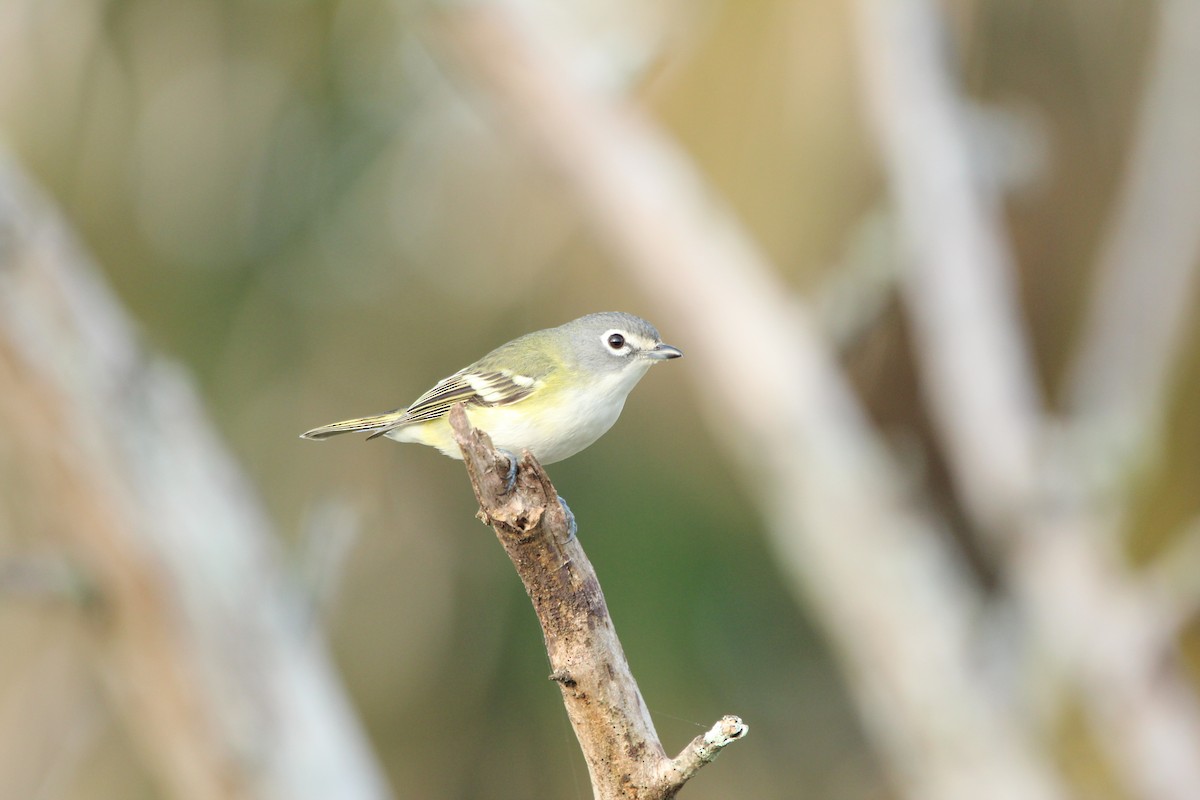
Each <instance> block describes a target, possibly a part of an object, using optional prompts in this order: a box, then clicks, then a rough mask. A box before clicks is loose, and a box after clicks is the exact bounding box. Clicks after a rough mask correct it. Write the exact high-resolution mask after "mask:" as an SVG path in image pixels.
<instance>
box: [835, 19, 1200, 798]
mask: <svg viewBox="0 0 1200 800" xmlns="http://www.w3.org/2000/svg"><path fill="white" fill-rule="evenodd" d="M858 8H859V12H860V14H859V18H860V22H861V24H860V26H859V30H860V47H859V49H860V52H861V53H862V56H863V63H864V67H863V70H862V74H863V76H864V79H865V80H866V86H867V95H868V98H869V100H870V108H871V110H872V112H873V113H872V119H873V120H874V122H875V128H876V130H877V131H878V136H879V139H880V143H881V150H882V152H883V154H884V161H885V164H886V166H887V168H888V172H889V175H890V178H891V183H892V186H893V191H894V194H895V196H896V202H897V204H898V206H899V207H900V215H901V217H902V219H903V220H904V222H905V227H906V229H907V234H908V240H909V246H910V248H911V250H912V259H911V263H910V266H909V268H908V269H907V270H906V271H905V273H904V276H903V279H902V283H903V284H904V285H905V287H906V289H905V292H904V297H905V301H906V304H907V307H908V308H909V310H910V312H911V314H910V318H911V319H912V321H913V327H914V329H915V331H916V334H917V335H916V339H917V354H918V365H919V367H920V369H921V374H922V380H923V385H924V389H925V392H926V394H927V395H928V396H929V398H930V403H931V405H932V407H933V409H934V411H935V412H936V413H935V414H934V415H933V419H934V423H935V425H936V426H937V428H938V430H939V433H940V435H941V440H942V442H943V443H944V448H945V450H946V452H947V453H948V460H949V462H950V464H951V468H952V472H953V474H954V477H955V481H956V483H957V485H958V486H959V488H960V491H961V494H962V496H963V499H964V502H965V505H966V507H967V509H968V511H969V512H970V513H971V514H972V515H973V517H974V521H975V522H976V523H977V526H978V528H980V529H981V530H983V531H985V532H987V533H989V534H991V535H992V536H993V537H997V541H998V542H999V543H1000V545H1001V546H999V547H997V548H996V550H997V551H998V553H999V555H1000V556H1001V558H1002V560H1003V562H1004V566H1005V568H1006V570H1007V572H1008V577H1009V585H1010V586H1011V587H1012V588H1013V589H1014V591H1015V596H1016V598H1017V600H1018V602H1019V603H1020V604H1021V607H1022V610H1023V612H1024V613H1025V615H1026V616H1027V617H1028V619H1029V620H1030V621H1031V622H1032V623H1033V626H1034V631H1035V638H1036V640H1037V642H1038V644H1039V645H1040V646H1041V647H1043V648H1044V649H1045V650H1047V651H1048V652H1050V653H1052V654H1053V655H1054V656H1055V658H1056V661H1057V662H1058V664H1059V665H1060V666H1061V667H1065V668H1066V670H1067V671H1068V673H1069V674H1070V675H1072V676H1074V677H1075V678H1077V679H1078V682H1079V684H1080V686H1081V688H1082V689H1083V692H1082V694H1081V700H1082V702H1083V704H1084V707H1085V708H1086V709H1087V710H1088V711H1089V712H1090V718H1091V720H1092V722H1093V724H1094V725H1095V726H1096V728H1097V732H1098V733H1099V735H1100V738H1101V740H1102V741H1103V742H1104V743H1105V745H1106V746H1107V749H1108V753H1109V755H1110V757H1111V758H1112V760H1113V763H1114V764H1115V765H1116V766H1117V767H1118V769H1119V770H1120V774H1121V776H1122V777H1123V779H1124V781H1125V783H1126V784H1127V786H1129V788H1130V789H1131V790H1133V791H1134V792H1136V793H1137V796H1139V797H1142V798H1145V799H1146V800H1184V798H1189V797H1192V796H1194V793H1195V789H1196V787H1197V786H1200V759H1197V758H1196V757H1195V755H1196V753H1198V752H1200V716H1198V715H1197V703H1196V699H1195V697H1194V696H1193V694H1192V692H1191V691H1190V690H1189V688H1188V687H1187V685H1186V683H1185V681H1184V678H1183V676H1182V674H1181V673H1180V672H1179V670H1178V669H1171V668H1169V667H1170V654H1169V653H1165V652H1164V650H1163V643H1164V640H1165V637H1164V636H1163V630H1164V627H1165V626H1166V625H1168V624H1169V622H1170V614H1169V612H1168V611H1167V610H1166V609H1165V608H1163V607H1162V605H1161V604H1160V603H1158V602H1157V598H1155V597H1154V596H1152V595H1150V594H1148V593H1147V592H1145V591H1142V590H1141V588H1140V587H1139V586H1137V585H1136V584H1135V583H1134V582H1133V581H1132V580H1131V579H1130V577H1129V576H1128V575H1126V574H1125V573H1124V571H1123V570H1122V569H1121V567H1120V565H1119V564H1118V563H1117V561H1116V559H1115V558H1113V557H1112V554H1110V553H1108V552H1106V551H1104V550H1102V549H1101V547H1100V545H1101V544H1102V543H1103V542H1104V541H1105V538H1106V537H1105V534H1106V533H1107V532H1108V530H1109V528H1111V526H1112V524H1113V519H1114V518H1113V517H1112V516H1108V515H1106V513H1105V512H1106V511H1107V510H1108V509H1107V507H1106V506H1104V505H1103V504H1101V505H1093V503H1097V502H1099V501H1097V500H1096V499H1095V498H1094V497H1091V496H1089V494H1088V492H1087V491H1086V486H1085V484H1084V483H1083V482H1081V480H1080V476H1079V475H1078V474H1077V470H1078V465H1077V464H1075V463H1072V462H1068V461H1066V460H1065V459H1062V458H1061V454H1060V453H1056V452H1053V451H1050V452H1046V453H1039V451H1041V450H1049V448H1047V447H1045V442H1043V436H1044V435H1045V433H1044V428H1045V422H1044V421H1043V412H1042V411H1041V408H1040V401H1039V400H1038V399H1037V396H1036V390H1035V380H1034V375H1033V368H1032V365H1031V359H1030V357H1029V355H1028V353H1027V344H1026V342H1025V339H1024V333H1023V331H1022V327H1021V324H1020V320H1019V313H1018V311H1017V302H1016V297H1015V290H1014V288H1013V286H1012V283H1013V273H1014V270H1013V267H1012V263H1011V262H1012V259H1011V256H1010V255H1009V254H1008V246H1007V243H1006V242H1005V240H1004V238H1003V236H1002V235H1001V232H1000V224H999V222H998V220H997V219H996V215H995V212H994V209H992V208H991V204H990V203H989V202H988V201H987V198H985V197H984V196H983V193H982V192H981V190H980V188H979V186H978V182H977V181H976V180H975V179H974V177H973V175H972V167H971V164H970V161H969V158H968V153H967V146H966V141H965V135H964V131H963V129H962V124H961V116H962V115H961V110H960V106H961V100H960V99H959V98H958V97H957V95H956V91H955V89H954V86H953V83H952V80H951V77H950V75H951V72H950V70H949V68H948V67H947V66H946V64H945V63H944V62H943V61H942V60H941V59H940V58H939V57H938V56H939V54H940V48H939V41H938V32H939V28H938V24H937V17H936V12H935V10H934V8H933V5H932V4H931V3H929V2H924V1H923V0H909V1H908V2H885V1H884V0H860V2H859V4H858ZM1197 118H1198V119H1200V115H1197ZM1131 274H1132V273H1131ZM1127 379H1128V377H1127ZM1040 455H1044V456H1047V457H1048V458H1053V459H1056V460H1055V461H1054V462H1053V463H1049V464H1048V463H1046V461H1045V459H1043V458H1039V456H1040ZM1038 478H1049V479H1048V480H1043V481H1040V482H1039V481H1038V480H1037V479H1038Z"/></svg>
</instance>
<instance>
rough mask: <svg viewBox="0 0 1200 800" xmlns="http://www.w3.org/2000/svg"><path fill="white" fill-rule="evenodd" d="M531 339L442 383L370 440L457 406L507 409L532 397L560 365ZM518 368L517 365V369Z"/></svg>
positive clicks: (495, 353) (506, 347) (495, 352)
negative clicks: (506, 407)
mask: <svg viewBox="0 0 1200 800" xmlns="http://www.w3.org/2000/svg"><path fill="white" fill-rule="evenodd" d="M528 338H529V337H521V339H517V340H515V341H512V342H509V343H508V344H506V345H503V346H501V347H499V348H497V349H495V350H493V351H492V352H491V353H488V354H487V355H486V356H484V357H483V358H481V359H480V360H479V361H476V362H475V363H474V364H472V365H471V366H469V367H467V368H466V369H463V370H460V371H458V372H456V373H454V374H453V375H451V376H450V377H448V378H444V379H443V380H441V381H438V383H437V385H436V386H434V387H433V388H432V389H430V390H429V391H427V392H426V393H425V394H423V395H421V396H420V397H418V398H417V399H416V400H415V401H414V402H413V404H412V405H410V406H409V407H408V408H407V409H406V410H405V412H404V414H403V416H401V417H399V418H398V419H396V420H395V422H393V423H392V424H390V425H388V426H387V427H385V428H382V429H380V430H377V431H375V432H374V433H372V434H371V436H370V437H369V438H374V437H376V436H382V435H384V434H385V433H387V432H388V431H390V430H393V429H395V428H399V427H401V426H403V425H411V424H413V423H418V422H428V421H430V420H435V419H438V418H439V417H442V416H444V415H446V414H447V413H449V411H450V407H451V406H452V405H454V404H455V403H463V404H464V405H468V406H490V407H496V406H506V405H511V404H513V403H518V402H520V401H521V400H524V399H525V398H526V397H529V396H530V395H531V394H533V393H534V392H535V391H536V390H537V389H539V388H540V387H541V386H543V385H545V383H546V380H547V379H548V378H550V376H551V375H552V374H553V373H554V372H555V371H556V369H557V363H556V362H555V360H554V359H553V358H551V357H550V356H549V355H547V354H544V353H542V352H541V351H540V349H539V348H537V347H532V348H530V347H529V346H528V345H531V344H534V343H533V342H528V341H526V339H528ZM513 365H516V366H513Z"/></svg>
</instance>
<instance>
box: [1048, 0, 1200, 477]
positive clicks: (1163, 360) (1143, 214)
mask: <svg viewBox="0 0 1200 800" xmlns="http://www.w3.org/2000/svg"><path fill="white" fill-rule="evenodd" d="M1156 14H1157V26H1156V33H1157V35H1156V37H1155V39H1154V41H1155V46H1154V48H1153V57H1152V59H1151V61H1150V65H1149V79H1148V83H1147V86H1146V91H1145V95H1144V97H1143V100H1142V108H1141V115H1140V117H1139V119H1138V124H1137V132H1136V135H1135V138H1134V141H1133V145H1132V150H1131V156H1130V160H1129V164H1128V165H1127V168H1126V171H1125V177H1124V180H1123V182H1122V189H1121V191H1120V193H1119V194H1118V196H1117V202H1116V207H1115V209H1114V213H1113V218H1112V221H1111V223H1110V224H1109V226H1108V228H1107V229H1106V235H1105V236H1104V239H1103V242H1102V245H1101V247H1100V257H1099V261H1098V264H1097V270H1096V271H1097V276H1096V283H1095V288H1094V290H1093V296H1092V302H1091V304H1090V305H1089V307H1088V315H1087V318H1086V322H1085V325H1084V329H1083V333H1082V335H1081V337H1080V348H1079V353H1078V357H1077V359H1076V360H1075V362H1074V363H1073V365H1072V370H1071V373H1070V375H1069V376H1068V382H1067V392H1066V400H1067V404H1068V406H1069V409H1070V410H1071V411H1072V412H1073V413H1074V414H1075V416H1076V418H1077V422H1079V423H1081V424H1082V425H1083V430H1082V431H1081V433H1082V434H1083V435H1084V436H1086V437H1088V441H1087V442H1085V445H1086V446H1089V452H1091V453H1095V452H1099V453H1100V454H1101V456H1102V457H1103V458H1104V459H1105V460H1106V461H1107V462H1111V464H1112V466H1111V467H1110V469H1109V470H1108V472H1109V473H1110V475H1108V476H1106V477H1109V478H1113V477H1116V478H1121V477H1123V476H1124V473H1126V472H1127V471H1128V470H1129V468H1130V467H1131V466H1134V465H1135V464H1131V463H1130V461H1131V460H1133V461H1135V462H1136V461H1138V460H1140V459H1143V458H1145V457H1147V456H1149V455H1151V454H1153V453H1154V452H1155V450H1156V449H1157V448H1156V447H1155V446H1154V443H1155V442H1156V441H1157V437H1158V436H1159V430H1158V429H1159V424H1160V422H1161V419H1162V414H1163V413H1164V401H1165V397H1166V393H1167V390H1168V388H1169V386H1170V378H1171V373H1172V367H1173V366H1174V365H1175V362H1176V360H1177V358H1178V355H1179V351H1180V347H1181V345H1182V343H1183V337H1184V334H1185V332H1186V326H1187V321H1188V318H1189V317H1190V315H1191V314H1192V308H1193V306H1194V304H1195V298H1196V289H1197V280H1198V275H1200V223H1198V222H1197V221H1198V220H1200V147H1197V142H1200V81H1197V79H1196V76H1197V75H1200V48H1198V47H1196V31H1197V30H1200V3H1196V2H1195V1H1194V0H1164V1H1163V2H1161V3H1157V4H1156ZM1096 440H1099V441H1098V442H1097V443H1096V444H1095V445H1094V446H1092V443H1093V442H1096Z"/></svg>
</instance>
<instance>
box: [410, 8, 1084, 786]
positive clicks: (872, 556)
mask: <svg viewBox="0 0 1200 800" xmlns="http://www.w3.org/2000/svg"><path fill="white" fill-rule="evenodd" d="M434 29H435V30H436V32H437V34H438V39H437V42H438V43H439V45H440V46H442V47H444V48H446V49H448V50H449V51H450V52H451V53H452V54H453V55H454V56H455V57H456V58H457V59H458V62H459V64H460V65H461V66H462V68H463V69H464V70H466V71H467V72H468V74H470V75H471V76H472V78H473V79H474V80H475V82H476V84H477V85H479V86H481V87H482V88H483V89H484V90H485V92H486V96H487V99H488V100H489V101H491V103H492V104H493V107H495V108H496V109H498V110H499V111H500V112H501V114H502V115H503V116H504V118H506V119H507V120H508V121H509V122H510V123H511V125H512V126H513V128H514V129H515V130H516V131H517V132H518V133H519V134H520V135H521V137H522V138H523V139H524V140H525V141H526V143H527V144H528V146H529V148H530V150H531V151H532V152H534V153H535V154H536V155H537V156H538V157H540V158H541V159H542V161H543V163H545V164H546V165H547V166H549V167H550V168H551V169H552V170H553V171H554V172H555V173H556V174H557V175H558V176H559V177H560V179H561V180H562V181H563V184H564V185H565V187H566V188H567V189H568V191H569V192H570V193H571V196H572V197H573V198H574V199H575V201H576V202H577V203H578V204H579V206H580V208H581V209H582V211H583V212H584V214H585V216H586V218H587V220H588V221H589V222H590V223H591V225H592V226H593V229H594V230H595V231H596V232H597V233H598V234H599V235H600V237H601V239H602V241H603V242H604V243H605V244H606V245H608V246H609V247H611V248H612V249H613V250H614V251H615V253H616V254H617V255H618V256H619V258H618V262H619V263H620V264H621V266H622V267H624V268H625V269H626V271H627V274H628V275H629V276H631V277H632V278H633V279H634V280H635V281H636V282H637V284H638V285H640V286H641V287H642V288H643V289H644V290H645V291H646V293H647V294H648V295H649V296H651V297H654V298H655V299H656V304H657V306H658V308H659V309H660V310H661V311H662V312H665V317H666V318H667V322H666V323H664V327H665V328H668V329H669V330H672V331H675V332H676V334H678V335H680V337H681V338H682V339H683V340H684V341H688V342H690V343H691V347H690V349H689V351H688V357H689V359H691V360H692V363H693V364H694V366H693V372H694V373H695V374H696V375H698V376H703V378H702V387H703V388H702V392H701V395H702V397H703V399H704V401H706V402H707V403H710V404H711V406H712V407H713V408H712V410H713V411H714V413H715V414H716V415H717V416H718V417H719V419H720V420H721V425H720V426H719V430H720V431H721V432H722V433H723V434H724V435H727V436H728V439H727V440H726V442H725V443H726V444H728V445H729V446H730V449H731V452H733V453H734V454H735V456H736V457H738V458H740V459H743V464H744V465H745V466H746V467H747V469H748V470H749V471H751V473H752V474H754V475H755V476H756V477H757V478H758V481H757V486H758V489H759V491H760V493H761V496H762V499H763V507H764V510H765V514H766V517H767V518H768V520H769V523H770V529H771V532H772V534H773V540H774V543H775V545H776V548H777V551H778V552H779V554H780V557H781V559H782V563H783V564H784V567H785V569H786V570H787V571H788V574H790V575H791V576H792V577H793V579H794V583H795V586H796V588H797V590H798V592H799V593H801V594H803V595H804V596H805V597H806V598H807V599H808V600H809V601H810V602H811V603H812V605H813V607H814V609H815V610H816V611H817V613H818V614H819V615H820V616H821V618H822V619H823V621H824V623H825V628H826V630H827V632H828V635H829V637H830V639H831V641H832V642H833V644H834V646H835V650H836V652H837V653H838V655H839V656H840V657H841V659H842V660H843V662H844V664H845V668H846V673H847V675H848V678H849V681H850V683H851V686H852V688H853V690H854V692H855V695H856V697H857V699H858V703H859V706H860V708H861V709H862V713H863V714H864V718H865V719H866V721H867V723H868V726H869V728H870V729H871V731H872V733H873V734H874V736H875V739H876V742H877V743H878V744H879V746H880V748H881V750H882V752H883V754H884V755H885V756H886V759H887V762H888V763H889V765H890V767H891V769H892V774H893V775H894V776H895V778H896V779H897V781H898V782H899V783H900V785H901V786H902V787H903V788H904V790H905V791H906V793H907V794H908V795H909V796H910V797H913V798H918V797H920V798H922V799H923V800H960V799H961V798H962V797H973V798H977V799H980V800H982V799H983V798H1010V799H1013V800H1015V799H1016V798H1020V799H1021V800H1033V799H1034V798H1057V797H1062V796H1063V792H1062V789H1061V787H1060V785H1059V782H1058V780H1057V778H1056V776H1055V774H1054V773H1053V771H1052V770H1051V769H1049V768H1048V767H1047V765H1046V764H1045V763H1044V762H1043V761H1042V759H1041V757H1040V756H1039V754H1038V750H1039V748H1037V747H1035V746H1033V745H1031V744H1030V743H1029V742H1028V741H1027V740H1025V739H1024V738H1023V737H1022V736H1021V735H1020V732H1019V730H1018V728H1017V727H1016V726H1014V725H1013V723H1012V720H1011V719H1010V718H1009V716H1008V711H1007V709H1005V708H1004V707H1002V706H1001V704H1000V703H998V702H997V701H996V699H995V698H994V697H992V696H991V695H990V693H989V690H988V687H987V686H986V683H985V682H984V681H983V680H982V679H981V677H980V676H979V675H978V674H977V673H976V672H975V670H974V669H973V666H972V664H971V658H970V642H969V631H970V627H971V622H970V620H971V615H972V613H973V610H974V609H976V608H977V597H976V595H975V594H974V593H973V591H972V589H971V588H970V587H969V586H967V585H966V584H964V582H963V580H962V576H963V570H962V566H961V565H960V564H959V563H958V562H956V561H955V560H954V559H953V558H952V557H951V556H950V555H949V553H948V552H947V551H946V549H945V548H944V546H943V544H942V541H941V540H939V539H938V537H937V536H936V533H935V529H934V526H933V524H932V523H931V521H930V520H929V519H927V518H926V517H924V516H923V515H922V514H921V513H920V512H919V511H918V510H917V508H916V506H915V504H913V503H911V502H910V501H909V499H908V498H907V497H905V495H904V490H903V488H902V486H903V483H902V481H901V480H900V479H899V478H898V476H897V475H896V473H895V471H894V468H893V466H892V464H891V463H890V460H889V459H888V457H887V454H886V452H885V451H884V449H883V448H882V446H881V444H880V442H879V440H878V438H877V437H876V436H875V434H874V431H873V430H872V429H871V427H870V426H869V424H868V423H867V420H866V419H865V416H864V414H863V412H862V409H861V408H860V407H859V405H858V403H857V402H856V400H855V398H854V397H853V395H852V393H851V391H850V389H849V387H848V386H847V384H846V382H845V380H844V378H843V377H842V375H841V374H840V373H839V371H838V370H837V367H836V365H835V363H834V358H833V355H832V353H831V352H830V350H829V348H828V347H827V346H826V345H825V344H824V342H823V341H821V340H820V339H819V338H818V337H817V336H816V335H815V334H814V332H813V330H812V327H811V325H810V323H809V320H808V318H807V317H806V316H804V315H803V313H801V311H800V309H799V307H798V306H797V305H796V304H795V303H794V302H793V301H792V299H791V298H790V296H789V293H788V291H787V290H786V288H785V287H784V286H783V285H782V283H781V282H780V281H779V280H778V279H777V278H776V277H775V275H776V273H775V271H774V270H773V269H772V268H771V267H770V266H769V265H768V264H767V263H766V261H765V259H764V258H763V257H762V255H761V254H760V253H759V252H758V250H757V248H756V247H755V246H754V245H753V243H751V242H750V240H749V239H748V238H747V237H746V235H745V234H744V233H743V232H742V230H741V229H740V228H739V227H738V226H737V225H736V224H735V223H734V222H733V221H732V215H731V214H730V213H729V212H728V211H727V210H726V209H724V208H723V207H722V206H721V204H720V203H719V202H717V201H716V200H715V198H713V197H712V195H711V194H710V193H709V192H708V190H707V189H706V187H705V186H704V184H703V182H702V181H701V179H700V178H699V176H698V174H697V172H696V170H695V168H694V167H693V166H692V165H691V164H690V163H689V162H688V161H687V159H686V158H685V157H684V156H683V155H682V153H681V151H680V149H679V148H678V146H676V145H675V144H674V143H673V142H671V141H670V140H669V139H668V138H667V137H666V136H664V135H663V133H662V132H661V131H660V130H659V129H658V128H657V127H656V126H654V125H653V124H652V123H651V122H650V121H649V120H648V119H647V118H646V117H644V116H643V115H641V114H640V113H639V112H638V111H637V110H636V109H635V108H633V107H632V106H631V105H629V104H628V103H626V102H623V101H622V100H621V99H620V98H618V97H614V96H612V95H605V94H601V93H598V92H597V91H595V90H594V89H591V88H589V87H587V86H586V85H584V84H583V83H582V82H581V81H577V80H575V79H574V78H573V76H572V75H571V74H570V71H569V70H568V69H566V68H565V67H564V66H563V65H562V64H559V63H557V62H555V61H554V59H553V58H552V57H551V56H549V55H548V54H547V53H546V51H545V49H543V48H542V47H541V46H540V45H539V43H538V42H537V41H536V39H535V38H534V37H533V36H532V35H531V34H530V33H529V32H528V30H527V29H525V28H524V27H523V26H522V24H521V23H520V21H519V18H518V17H517V16H516V15H515V14H514V13H512V12H511V10H510V9H509V8H508V7H507V6H505V5H504V4H502V3H487V4H474V5H472V6H469V7H464V8H460V9H455V10H451V11H446V12H444V13H442V14H440V15H439V16H438V17H437V19H436V20H435V21H434ZM748 342H749V343H752V346H747V343H748Z"/></svg>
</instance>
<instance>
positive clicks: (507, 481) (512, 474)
mask: <svg viewBox="0 0 1200 800" xmlns="http://www.w3.org/2000/svg"><path fill="white" fill-rule="evenodd" d="M496 452H497V453H499V454H500V455H502V456H504V457H505V458H507V459H508V472H507V473H506V474H505V476H504V493H505V494H511V493H512V490H513V489H514V488H516V485H517V456H516V454H515V453H513V452H512V451H511V450H505V449H504V448H503V447H497V448H496Z"/></svg>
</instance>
